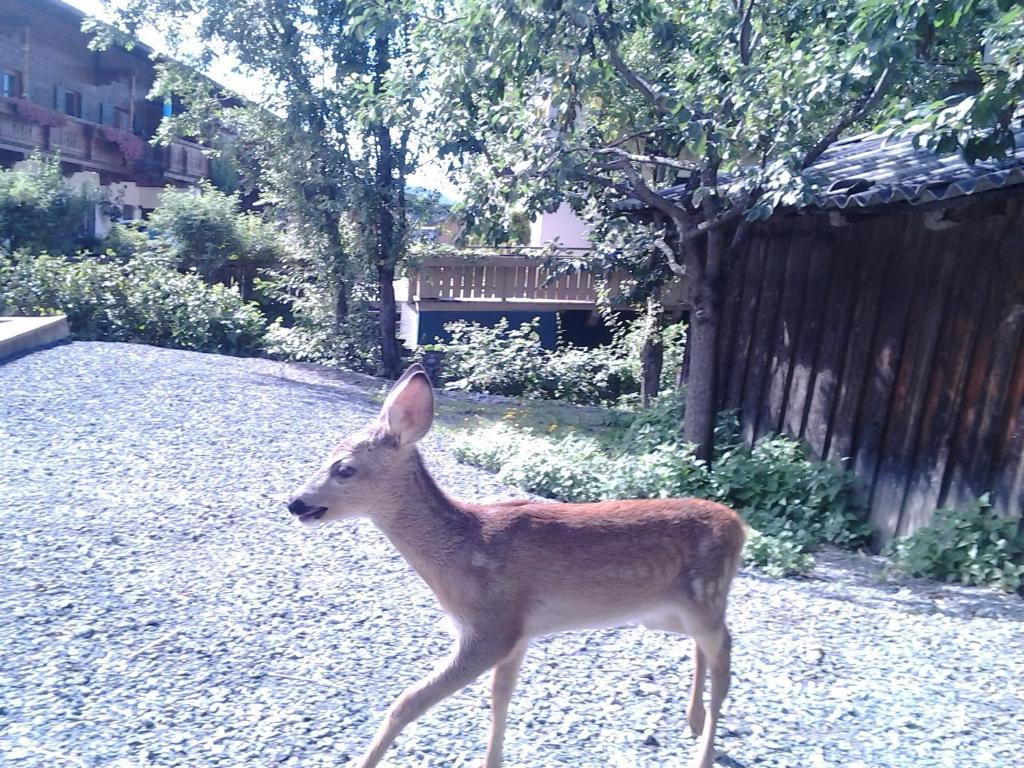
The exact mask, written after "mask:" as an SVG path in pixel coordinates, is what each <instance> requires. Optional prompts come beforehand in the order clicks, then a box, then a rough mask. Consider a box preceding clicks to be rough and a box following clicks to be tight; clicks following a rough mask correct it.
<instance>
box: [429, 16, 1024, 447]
mask: <svg viewBox="0 0 1024 768" xmlns="http://www.w3.org/2000/svg"><path fill="white" fill-rule="evenodd" d="M1022 5H1024V3H1022V2H1019V1H1018V0H940V1H939V2H932V1H931V0H841V2H834V3H822V2H820V0H796V1H795V2H788V3H785V4H779V3H767V2H758V1H757V0H712V1H711V2H707V1H706V0H700V2H698V1H697V0H680V1H679V2H663V1H662V0H624V1H623V2H616V3H612V2H609V1H608V0H567V1H566V2H559V3H550V2H547V1H546V0H517V1H516V2H512V1H511V0H500V1H499V2H494V0H461V1H460V2H458V3H456V5H455V6H454V7H453V8H452V9H451V10H450V12H449V18H448V21H449V24H448V25H445V26H444V27H443V28H438V29H437V30H435V41H434V47H435V50H436V59H435V64H434V69H435V75H436V77H437V80H438V82H439V83H440V92H441V98H440V99H439V102H438V111H439V113H440V114H443V116H444V120H443V121H442V120H439V121H438V125H439V127H440V130H441V131H442V135H443V137H442V147H443V148H444V150H445V151H446V152H447V153H448V154H449V155H450V156H451V157H452V158H453V159H454V160H455V161H459V162H461V164H462V167H463V169H464V171H465V174H466V178H467V179H468V180H469V181H470V189H469V194H468V196H467V200H466V203H465V208H466V210H467V216H468V217H469V218H470V219H475V220H476V222H477V227H479V221H480V220H492V221H494V222H495V226H496V227H501V226H503V225H504V219H505V218H507V215H508V211H509V210H526V211H529V212H531V213H533V212H539V211H553V210H556V209H557V207H558V206H559V204H561V203H562V202H565V201H568V202H569V203H570V204H571V205H572V206H573V207H574V208H575V209H576V210H577V211H579V212H581V213H582V214H583V215H585V216H586V217H587V218H588V219H590V220H591V221H593V222H594V223H598V224H601V222H602V221H604V222H607V221H608V218H609V215H610V214H612V215H614V214H616V213H621V210H620V209H617V208H616V206H618V205H619V204H620V203H621V202H622V201H624V200H628V201H630V202H632V203H638V204H640V205H642V206H643V207H645V208H646V209H647V211H648V212H649V213H648V216H647V221H646V222H645V223H644V224H643V225H640V226H632V227H631V226H630V225H628V224H624V223H615V224H606V225H601V226H598V227H597V229H596V230H595V237H597V239H598V240H599V241H603V242H604V243H605V245H606V247H602V248H599V249H598V254H599V255H600V256H601V257H602V259H603V261H604V263H603V266H604V267H605V268H608V269H615V268H622V267H625V268H628V269H630V270H631V271H632V272H633V274H634V275H636V276H637V278H638V280H637V290H638V294H637V298H642V294H644V293H648V294H650V293H656V292H657V290H658V288H659V286H660V285H663V284H664V283H665V282H666V281H667V280H668V279H670V277H671V276H673V275H679V274H683V273H684V272H685V273H686V274H688V275H689V279H690V286H691V292H692V296H691V302H690V303H691V306H692V307H693V309H694V310H695V311H694V312H693V315H692V316H693V318H694V327H693V330H694V334H693V340H692V342H691V344H692V352H693V357H692V359H693V360H699V364H698V365H695V366H693V368H692V369H691V379H690V384H691V386H690V387H689V388H688V390H687V396H688V398H689V399H690V402H689V403H688V412H689V418H688V419H687V421H686V423H685V425H684V429H685V430H686V431H687V439H688V440H690V441H691V442H693V443H695V444H697V445H698V452H699V455H701V456H702V457H704V458H708V459H710V457H711V455H712V442H713V441H712V434H713V427H714V409H715V400H714V391H713V390H714V384H713V381H712V373H711V372H712V371H714V370H716V369H717V368H718V367H719V366H718V364H717V361H716V360H715V355H716V354H717V351H716V350H717V341H716V335H717V333H718V328H717V318H718V317H720V316H721V306H722V301H723V297H722V288H721V286H722V285H724V284H725V281H726V276H727V273H728V271H729V269H730V268H731V265H732V264H734V263H735V262H736V258H735V257H736V249H737V248H739V247H740V245H741V244H742V243H743V242H744V240H745V236H746V231H747V229H748V228H749V227H750V226H751V225H752V224H753V223H755V222H757V221H761V220H764V219H766V218H768V217H770V216H771V215H772V214H773V213H774V211H776V210H777V209H779V208H789V209H793V208H800V207H803V206H806V205H808V204H812V203H813V202H814V201H815V200H816V198H817V196H818V194H819V193H820V192H821V191H822V190H823V189H824V187H825V186H826V185H827V184H828V183H829V182H830V180H828V179H825V178H822V176H821V174H820V173H817V172H815V170H814V167H813V166H814V163H815V161H816V160H817V159H818V158H820V157H821V156H822V154H823V153H824V152H825V151H826V150H827V149H828V148H829V147H830V146H831V145H833V144H834V143H835V142H836V141H837V140H838V139H839V138H841V137H842V136H843V135H844V134H846V133H848V132H851V131H856V130H864V129H865V128H869V127H871V126H875V125H879V124H881V123H885V122H886V121H889V122H890V123H892V124H894V127H893V130H899V126H903V125H906V127H907V129H908V130H912V131H914V132H916V133H917V134H918V135H919V137H920V140H921V141H920V143H922V144H927V145H929V146H934V147H936V148H937V149H940V150H951V149H959V150H961V151H963V152H964V153H965V154H966V156H967V157H968V158H969V159H971V160H974V159H977V158H979V157H983V156H986V155H988V154H996V155H999V154H1002V153H1003V152H1005V150H1006V149H1007V147H1008V146H1009V144H1010V133H1009V131H1008V126H1009V124H1010V118H1011V116H1012V114H1013V111H1014V109H1015V108H1016V105H1017V103H1018V102H1019V101H1020V99H1021V97H1022V96H1024V75H1022V74H1021V73H1022V72H1024V68H1022V66H1021V61H1022V50H1024V44H1022V43H1021V40H1022V39H1024V35H1021V29H1022V26H1021V25H1022V23H1024V21H1022V16H1021V10H1020V8H1021V7H1022ZM988 51H991V52H993V53H992V54H990V55H988V56H984V55H983V52H988ZM972 76H976V77H977V78H978V79H979V81H980V84H981V88H980V91H979V93H977V94H975V95H972V96H969V97H968V98H966V99H964V100H962V101H960V102H959V103H958V105H956V106H951V105H950V104H949V103H948V102H946V101H943V99H944V97H946V96H948V95H949V93H950V90H951V81H954V80H957V79H961V78H966V79H968V80H969V79H970V78H971V77H972ZM921 102H924V103H925V105H926V106H925V107H924V108H923V109H922V110H921V111H920V112H919V113H918V114H916V115H914V116H913V119H912V120H911V121H910V123H906V122H905V121H904V119H903V118H904V116H905V115H906V113H907V112H908V110H909V109H910V107H911V106H912V103H921ZM673 185H676V186H678V187H679V189H678V190H677V192H678V194H676V195H674V196H671V197H663V196H662V195H660V194H659V193H658V191H657V190H659V189H660V188H664V187H669V186H673Z"/></svg>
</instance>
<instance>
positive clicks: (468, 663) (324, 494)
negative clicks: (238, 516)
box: [288, 364, 746, 768]
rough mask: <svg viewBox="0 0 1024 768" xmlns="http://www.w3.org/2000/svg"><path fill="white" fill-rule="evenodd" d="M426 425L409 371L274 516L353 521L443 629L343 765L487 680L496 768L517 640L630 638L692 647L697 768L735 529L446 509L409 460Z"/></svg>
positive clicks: (650, 516)
mask: <svg viewBox="0 0 1024 768" xmlns="http://www.w3.org/2000/svg"><path fill="white" fill-rule="evenodd" d="M433 419H434V393H433V387H432V385H431V382H430V379H429V378H428V376H427V373H426V371H425V370H424V369H423V367H422V366H420V365H418V364H417V365H413V366H411V367H410V368H409V369H408V370H406V371H405V373H404V374H403V375H402V376H401V377H400V378H399V379H398V381H396V382H395V384H394V386H393V387H392V388H391V390H390V392H389V393H388V395H387V397H386V399H385V401H384V404H383V406H382V407H381V410H380V414H379V416H378V417H377V418H376V419H375V420H374V421H372V422H371V423H370V424H369V425H367V426H366V427H365V428H363V429H361V430H359V431H357V432H355V433H354V434H352V435H350V436H348V437H347V438H345V439H343V440H342V441H341V442H340V443H338V445H337V446H336V447H335V448H334V449H333V450H332V451H330V453H329V455H328V456H327V458H326V460H325V461H324V462H323V464H322V466H320V468H319V469H317V470H316V471H315V472H314V473H313V474H312V475H311V476H310V477H309V479H308V480H306V481H305V482H304V483H303V484H302V485H301V486H300V487H299V488H298V489H297V490H296V491H295V493H294V494H292V495H291V497H290V499H289V503H288V510H289V512H290V513H291V515H292V516H293V518H294V519H297V520H298V521H299V522H300V523H301V524H302V525H304V526H307V527H317V526H321V525H324V524H327V523H330V522H334V521H339V520H344V519H348V518H356V517H364V518H369V519H370V520H371V521H372V522H373V523H374V524H375V525H376V526H377V527H378V528H379V529H380V530H381V531H382V532H383V534H384V535H385V536H386V537H387V538H388V539H390V541H391V542H392V544H393V545H394V546H395V548H396V549H397V550H398V552H399V553H400V554H401V555H402V557H403V558H404V559H405V560H406V561H407V562H408V564H409V565H410V566H411V567H412V568H413V569H414V570H415V571H416V572H417V573H418V574H419V575H420V577H422V579H423V580H424V581H425V582H426V583H427V585H428V586H429V587H430V589H431V590H432V591H433V592H434V594H435V596H436V597H437V600H438V602H439V603H440V605H441V607H442V608H443V609H444V611H445V613H446V614H447V616H448V618H449V619H450V620H451V622H450V623H451V626H452V629H453V634H454V640H455V642H454V648H453V650H452V652H451V654H450V655H449V656H448V657H447V658H445V659H443V660H442V661H441V662H440V663H439V664H438V666H437V667H436V669H435V670H434V671H433V672H432V673H431V674H430V675H428V676H427V677H424V678H423V679H422V680H420V681H419V682H417V683H415V684H413V685H412V686H410V687H409V688H407V689H406V690H405V691H404V692H403V693H402V694H401V695H400V696H399V697H398V698H397V699H396V700H395V701H394V703H393V704H392V705H391V707H390V708H389V709H388V712H387V715H386V717H385V719H384V722H383V723H382V724H381V725H380V727H379V729H378V730H377V733H376V735H375V737H374V739H373V741H372V743H371V744H370V746H369V748H368V750H367V751H366V753H365V754H364V755H363V757H362V759H361V762H359V763H358V765H359V766H361V768H373V766H375V765H377V764H378V763H379V762H380V761H381V759H382V758H383V756H384V753H385V752H386V751H387V749H388V747H390V746H391V744H392V743H393V742H394V741H395V739H396V737H397V736H398V735H399V733H400V732H401V730H402V729H403V728H404V727H405V726H407V725H408V724H409V723H411V722H413V721H414V720H416V719H417V718H418V717H419V716H420V715H422V714H423V713H424V712H425V711H426V710H427V709H429V708H430V707H432V706H434V705H435V704H437V703H438V702H440V701H442V700H443V699H445V698H447V697H448V696H451V695H452V694H454V693H456V692H457V691H459V690H460V689H461V688H463V687H464V686H466V685H468V684H469V683H471V682H473V681H474V680H476V679H477V678H478V677H480V676H481V675H482V674H483V673H485V672H487V671H488V670H493V671H492V678H491V724H490V735H489V738H488V742H487V751H486V755H485V762H484V765H485V767H486V768H499V766H500V765H501V762H502V744H503V740H504V734H505V725H506V718H507V715H508V706H509V701H510V699H511V697H512V692H513V688H514V687H515V685H516V681H517V678H518V676H519V671H520V667H521V665H522V662H523V658H524V656H525V654H526V650H527V647H528V646H529V644H530V642H531V640H533V639H535V638H537V637H540V636H545V635H549V634H553V633H556V632H562V631H567V630H573V629H584V628H601V627H612V626H619V625H622V624H627V623H633V622H636V623H639V624H641V625H642V626H643V627H645V628H648V629H655V630H661V631H668V632H673V633H678V634H681V635H686V636H689V637H691V638H692V639H693V659H694V668H693V680H692V685H691V686H690V692H689V702H688V704H687V707H686V716H687V721H688V723H689V727H690V729H691V730H692V732H693V734H694V736H696V737H698V738H699V744H698V747H697V752H696V754H695V757H694V760H693V762H692V766H693V768H711V765H712V762H713V760H714V757H715V752H714V738H715V729H716V726H717V724H718V721H719V715H720V711H721V708H722V702H723V701H724V700H725V697H726V694H727V693H728V690H729V682H730V659H731V646H732V640H731V637H730V634H729V630H728V628H727V626H726V622H725V613H726V604H727V601H728V594H729V588H730V585H731V583H732V580H733V577H734V576H735V574H736V572H737V569H738V567H739V563H740V556H741V551H742V548H743V543H744V539H745V535H746V526H745V524H744V522H743V521H742V519H741V518H740V516H739V515H738V514H737V513H736V512H734V511H733V510H731V509H730V508H728V507H726V506H724V505H722V504H719V503H716V502H713V501H707V500H702V499H696V498H685V499H644V500H633V501H601V502H594V503H559V502H553V501H534V500H527V499H521V500H514V501H501V502H497V503H493V504H474V503H469V502H465V501H459V500H456V499H454V498H452V497H450V496H449V495H448V494H447V493H446V492H445V491H444V490H442V489H441V487H440V486H439V485H438V483H437V482H436V481H435V480H434V478H433V477H432V476H431V474H430V473H429V472H428V470H427V468H426V466H425V465H424V463H423V460H422V458H421V456H420V453H419V450H418V449H417V444H418V443H419V441H420V440H421V439H422V438H423V437H424V436H425V435H426V434H427V432H428V430H429V429H430V426H431V424H432V422H433ZM708 676H710V680H711V686H710V689H711V690H710V697H709V698H710V700H709V703H708V705H707V706H705V703H704V688H705V678H706V677H708Z"/></svg>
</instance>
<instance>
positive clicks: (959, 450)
mask: <svg viewBox="0 0 1024 768" xmlns="http://www.w3.org/2000/svg"><path fill="white" fill-rule="evenodd" d="M1017 210H1019V209H1018V208H1016V207H1014V208H1013V209H1012V210H1011V211H1010V212H1009V213H1010V215H1008V216H1007V217H1006V219H1005V222H1006V223H1005V224H1004V225H1003V230H1002V232H1001V233H1000V236H999V238H998V240H997V242H996V243H995V247H994V248H993V249H992V250H991V251H989V252H988V253H979V252H977V251H974V250H972V257H973V258H974V259H975V268H976V269H978V268H979V263H980V265H982V266H980V268H981V269H983V270H984V271H986V272H988V273H990V278H989V281H988V283H989V288H988V293H987V294H986V295H985V299H984V304H983V305H982V306H980V307H976V308H975V309H974V311H975V312H977V313H978V314H979V315H980V318H981V319H980V322H979V328H978V333H977V338H976V342H975V344H974V349H973V351H972V353H971V359H970V363H969V364H968V371H967V380H966V383H965V386H964V394H963V401H962V404H961V408H960V412H959V415H958V419H957V424H956V428H955V431H954V433H953V440H952V445H951V449H950V458H949V461H948V462H947V466H946V474H945V477H943V480H942V490H941V492H940V494H939V500H938V503H939V505H940V506H954V507H955V506H960V505H962V504H966V503H968V502H969V501H971V500H972V499H974V498H975V497H977V496H978V495H980V494H982V493H984V492H985V491H987V490H988V488H986V487H985V483H986V482H987V480H988V474H987V473H988V469H989V466H990V461H991V450H992V438H991V435H990V434H988V433H989V431H990V430H991V429H992V424H993V419H995V418H997V414H998V412H999V411H1001V408H1002V403H1003V398H1004V397H1005V393H1006V387H1007V382H1005V381H998V380H995V381H991V380H990V377H991V375H992V372H993V371H994V370H1001V371H1003V375H1005V369H1006V367H1007V365H1006V363H1005V359H1006V358H1007V356H1008V355H1010V354H1015V353H1016V344H1014V345H1013V350H1012V353H1011V351H1010V350H1009V346H1010V343H1011V336H1012V338H1014V339H1015V338H1016V334H1019V328H1018V327H1016V326H1017V325H1018V324H1016V323H1015V324H1013V325H1011V327H1009V328H1002V329H1001V326H1002V325H1003V321H1004V320H1005V319H1007V304H1009V303H1010V302H1011V301H1012V299H1010V297H1008V296H1007V288H1008V285H1007V283H1008V281H1007V274H1008V273H1007V269H1008V266H1007V265H1008V263H1012V261H1013V260H1014V259H1019V258H1020V255H1019V254H1016V253H1008V251H1009V250H1011V249H1010V248H1007V247H1006V245H1007V244H1016V243H1017V242H1019V241H1018V240H1017V237H1016V236H1015V235H1014V232H1013V230H1014V229H1016V228H1019V226H1020V220H1019V218H1018V217H1017V216H1016V215H1014V214H1015V213H1016V211H1017ZM994 254H998V255H994ZM1010 306H1012V304H1010ZM1001 330H1002V331H1003V332H1002V333H1000V331H1001Z"/></svg>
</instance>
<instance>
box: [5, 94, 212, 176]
mask: <svg viewBox="0 0 1024 768" xmlns="http://www.w3.org/2000/svg"><path fill="white" fill-rule="evenodd" d="M0 148H5V149H13V150H16V151H18V150H20V151H24V152H31V151H35V150H38V151H41V152H46V153H50V154H55V155H60V157H61V158H62V159H64V160H67V161H68V162H72V163H76V164H78V165H80V166H81V167H82V168H86V169H90V170H98V171H108V172H117V173H120V174H124V175H125V176H135V175H138V176H142V177H146V179H145V181H146V183H149V184H163V183H165V182H163V181H161V179H160V177H166V178H168V179H175V180H178V181H186V182H191V183H194V182H196V181H198V180H199V179H202V178H204V177H208V176H209V175H210V161H209V158H207V157H206V155H205V154H204V153H203V148H202V147H201V146H200V145H198V144H195V143H193V142H191V141H184V140H181V139H176V140H175V141H174V142H173V143H172V144H171V145H170V146H169V147H157V148H153V147H148V146H147V148H146V153H145V156H144V157H143V158H142V159H140V160H138V161H134V160H126V159H125V157H124V154H123V153H122V151H121V149H120V148H119V147H118V146H117V145H116V144H114V143H113V142H111V141H108V140H107V138H106V137H105V136H104V132H103V127H102V126H100V125H97V124H96V123H91V122H89V121H88V120H80V119H78V118H76V117H70V116H67V115H63V116H61V124H60V125H52V126H46V125H40V124H38V123H35V122H32V121H30V120H27V119H25V118H24V117H23V116H21V115H19V114H18V111H17V109H16V108H15V106H14V103H13V101H12V100H10V99H0Z"/></svg>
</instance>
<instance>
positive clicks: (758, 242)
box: [719, 190, 1024, 540]
mask: <svg viewBox="0 0 1024 768" xmlns="http://www.w3.org/2000/svg"><path fill="white" fill-rule="evenodd" d="M948 216H950V217H952V218H955V219H957V220H958V221H959V223H958V224H956V225H955V226H951V227H949V228H944V229H930V228H928V227H926V226H925V212H924V211H920V210H913V209H912V210H909V211H904V212H898V213H885V214H881V215H875V216H864V215H861V216H860V218H859V220H855V221H852V222H850V223H847V224H846V225H845V226H834V225H833V223H831V222H830V220H829V218H828V217H827V216H824V215H809V216H801V217H790V218H780V219H779V220H777V221H774V222H771V223H770V225H769V226H766V227H764V228H762V229H761V230H759V231H757V232H755V233H754V234H752V235H751V237H750V239H749V245H748V247H747V249H746V253H745V256H743V257H742V258H741V259H740V260H739V261H738V262H737V264H736V265H735V268H734V269H733V270H731V272H730V277H729V282H728V284H727V286H726V302H725V313H724V316H723V318H722V333H721V334H720V352H721V355H720V360H721V366H722V367H721V370H720V377H719V385H720V390H719V400H720V405H721V406H722V407H725V408H737V409H739V410H740V414H741V423H742V428H743V434H744V436H745V437H746V438H747V439H748V440H753V439H756V438H757V437H759V436H761V435H763V434H766V433H769V432H777V431H781V432H785V433H787V434H789V435H792V436H794V437H799V438H801V439H803V440H805V441H806V442H807V443H808V445H809V446H810V447H811V449H812V451H813V452H814V453H815V454H816V455H817V456H820V457H823V458H827V459H830V460H835V461H840V462H842V463H843V464H844V465H845V466H847V467H849V468H851V469H853V470H854V471H855V472H856V474H857V475H858V476H859V478H860V480H861V483H862V487H863V490H864V498H865V501H866V502H867V504H868V506H869V509H870V514H871V518H872V520H873V522H874V523H875V525H876V527H877V529H878V531H879V536H880V538H881V539H882V540H888V539H890V538H892V537H893V536H895V535H902V534H905V533H908V532H911V531H913V530H915V529H917V528H919V527H920V526H921V525H923V524H924V523H926V522H927V521H928V519H929V518H930V516H931V514H932V512H933V511H934V510H935V509H936V507H939V506H944V505H958V504H964V503H966V502H967V501H969V500H971V499H973V498H975V497H977V496H978V495H980V494H981V493H984V492H986V491H990V492H991V493H992V496H993V500H994V501H995V504H996V509H997V511H998V512H999V513H1001V514H1010V515H1015V516H1016V515H1020V514H1021V510H1022V509H1024V343H1022V336H1024V190H1022V192H1021V196H1018V197H1011V196H1008V195H1006V194H1005V193H1001V194H998V195H987V196H980V197H979V198H978V199H977V200H974V201H971V202H970V204H969V205H968V206H964V207H961V208H958V209H956V210H953V211H951V212H950V213H949V214H948Z"/></svg>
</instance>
